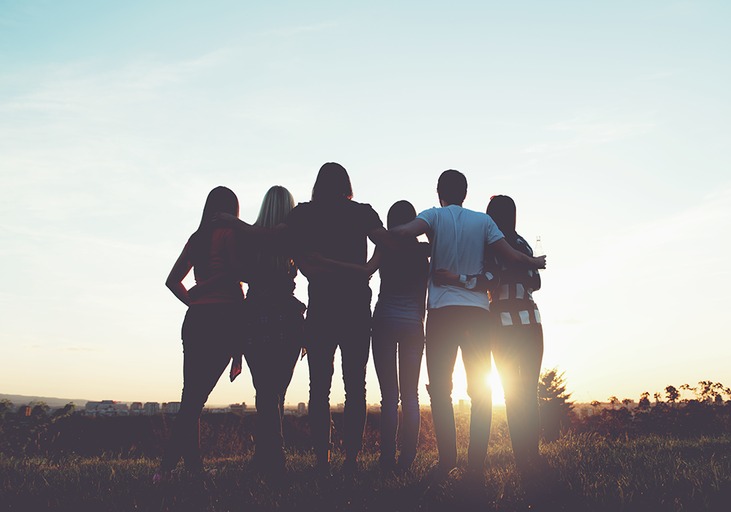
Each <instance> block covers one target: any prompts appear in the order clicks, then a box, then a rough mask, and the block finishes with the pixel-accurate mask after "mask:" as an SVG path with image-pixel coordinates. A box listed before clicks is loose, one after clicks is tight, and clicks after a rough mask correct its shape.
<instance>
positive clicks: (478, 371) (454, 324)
mask: <svg viewBox="0 0 731 512" xmlns="http://www.w3.org/2000/svg"><path fill="white" fill-rule="evenodd" d="M488 327H489V316H488V312H487V311H486V310H484V309H482V308H478V307H472V306H447V307H443V308H438V309H430V310H429V314H428V316H427V321H426V368H427V372H428V374H429V385H428V386H427V390H428V391H429V396H430V398H431V410H432V418H433V421H434V433H435V435H436V438H437V448H438V450H439V464H440V465H442V466H443V467H445V468H452V467H454V466H456V465H457V431H456V427H455V422H454V408H453V406H452V374H453V372H454V364H455V362H456V360H457V349H458V348H461V349H462V361H463V363H464V367H465V373H466V375H467V394H468V395H469V397H470V400H471V402H472V405H471V409H470V444H469V449H468V452H467V464H468V465H469V466H470V467H474V468H482V467H483V465H484V463H485V458H486V457H487V444H488V441H489V439H490V422H491V420H492V389H491V388H490V386H489V381H488V377H489V375H490V369H491V360H490V341H489V337H488Z"/></svg>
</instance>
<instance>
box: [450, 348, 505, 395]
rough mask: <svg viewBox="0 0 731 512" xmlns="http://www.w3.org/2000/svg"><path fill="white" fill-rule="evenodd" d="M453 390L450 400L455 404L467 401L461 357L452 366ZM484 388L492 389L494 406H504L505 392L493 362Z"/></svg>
mask: <svg viewBox="0 0 731 512" xmlns="http://www.w3.org/2000/svg"><path fill="white" fill-rule="evenodd" d="M452 382H453V390H452V400H453V401H454V402H455V403H457V402H459V401H460V400H469V396H467V376H466V375H465V371H464V364H462V356H461V355H459V356H458V357H457V363H456V364H455V365H454V374H453V375H452ZM485 385H486V386H491V387H492V403H493V404H494V405H505V391H504V390H503V384H502V382H501V381H500V375H499V374H498V372H497V370H496V369H495V362H494V361H493V362H492V371H491V372H490V375H489V376H488V377H487V380H486V381H485Z"/></svg>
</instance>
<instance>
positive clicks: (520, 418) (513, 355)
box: [492, 320, 543, 470]
mask: <svg viewBox="0 0 731 512" xmlns="http://www.w3.org/2000/svg"><path fill="white" fill-rule="evenodd" d="M498 321H499V320H498ZM498 325H499V324H498ZM492 351H493V352H492V353H493V356H494V357H495V366H496V367H497V370H498V371H499V372H500V380H501V381H502V384H503V389H504V390H505V411H506V414H507V416H508V428H509V429H510V441H511V443H512V445H513V454H514V455H515V463H516V465H517V466H518V469H520V470H525V469H528V468H529V467H530V465H531V464H532V463H534V462H535V461H536V460H537V459H538V437H539V429H540V427H539V418H538V378H539V375H540V372H541V360H542V359H543V328H542V326H541V324H529V325H513V326H507V327H499V326H496V327H494V328H493V331H492Z"/></svg>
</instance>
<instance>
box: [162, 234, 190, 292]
mask: <svg viewBox="0 0 731 512" xmlns="http://www.w3.org/2000/svg"><path fill="white" fill-rule="evenodd" d="M192 268H193V262H192V261H191V260H190V254H189V249H188V244H185V247H183V251H182V252H181V253H180V256H178V259H177V260H176V261H175V264H174V265H173V268H172V269H171V270H170V274H168V278H167V280H166V281H165V286H167V287H168V288H169V289H170V291H171V292H173V295H175V296H176V297H177V298H178V299H179V300H180V302H182V303H183V304H185V305H186V306H189V305H190V295H188V290H186V289H185V286H183V279H185V276H187V275H188V272H190V269H192Z"/></svg>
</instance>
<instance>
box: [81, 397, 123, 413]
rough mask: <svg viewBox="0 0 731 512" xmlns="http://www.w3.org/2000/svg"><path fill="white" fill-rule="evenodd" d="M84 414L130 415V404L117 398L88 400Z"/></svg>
mask: <svg viewBox="0 0 731 512" xmlns="http://www.w3.org/2000/svg"><path fill="white" fill-rule="evenodd" d="M84 414H86V415H87V416H129V406H128V405H127V404H123V403H121V402H117V401H116V400H102V401H101V402H86V405H85V406H84Z"/></svg>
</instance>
